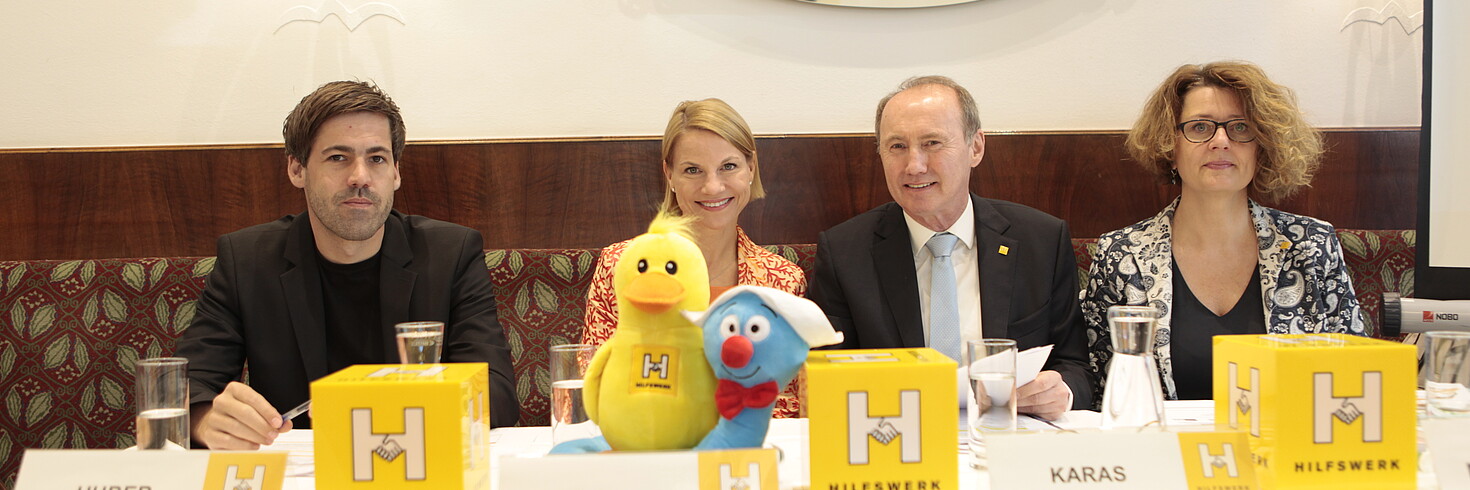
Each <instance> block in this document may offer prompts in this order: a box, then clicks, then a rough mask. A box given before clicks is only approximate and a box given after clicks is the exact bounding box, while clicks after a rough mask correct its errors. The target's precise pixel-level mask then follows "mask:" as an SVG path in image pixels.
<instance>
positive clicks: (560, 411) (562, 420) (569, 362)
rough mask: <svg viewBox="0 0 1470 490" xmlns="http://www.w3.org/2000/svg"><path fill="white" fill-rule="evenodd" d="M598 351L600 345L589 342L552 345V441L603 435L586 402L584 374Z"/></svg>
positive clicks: (556, 442)
mask: <svg viewBox="0 0 1470 490" xmlns="http://www.w3.org/2000/svg"><path fill="white" fill-rule="evenodd" d="M596 352H597V347H595V346H592V345H588V344H561V345H553V346H551V357H550V363H551V441H552V444H560V443H563V442H566V441H572V440H577V439H586V438H589V437H597V436H599V435H602V431H600V430H598V429H597V424H594V423H592V420H591V419H590V418H588V417H587V408H586V405H584V404H583V402H582V384H583V381H582V377H583V376H585V375H586V373H587V366H588V365H589V364H591V363H592V354H594V353H596Z"/></svg>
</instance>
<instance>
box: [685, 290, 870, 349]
mask: <svg viewBox="0 0 1470 490" xmlns="http://www.w3.org/2000/svg"><path fill="white" fill-rule="evenodd" d="M746 292H749V293H752V294H755V295H756V296H757V297H759V298H760V299H761V302H763V303H765V304H766V306H769V307H770V308H771V310H772V311H775V312H776V314H777V315H781V318H785V319H786V323H790V324H791V329H792V330H795V331H796V335H798V336H800V337H801V340H802V341H805V342H806V345H807V347H812V348H816V347H821V346H824V345H832V344H840V343H842V332H838V331H836V330H833V329H832V322H830V321H828V320H827V314H826V313H823V312H822V308H821V307H820V306H817V304H816V303H813V302H812V301H811V300H809V299H806V298H803V297H800V296H797V295H794V294H791V293H788V292H786V291H782V290H780V289H775V288H768V287H764V286H749V285H744V284H742V285H739V286H735V287H732V288H730V289H728V290H726V291H725V292H724V293H721V294H720V296H719V297H717V298H715V300H714V301H711V302H710V305H709V309H706V310H704V311H685V312H684V317H685V318H688V319H689V321H690V322H693V323H694V324H695V325H704V321H705V320H706V319H708V318H709V312H711V311H714V310H715V308H716V307H717V306H719V305H721V304H723V303H724V302H726V301H729V300H730V299H732V298H734V297H735V296H737V295H739V294H740V293H746Z"/></svg>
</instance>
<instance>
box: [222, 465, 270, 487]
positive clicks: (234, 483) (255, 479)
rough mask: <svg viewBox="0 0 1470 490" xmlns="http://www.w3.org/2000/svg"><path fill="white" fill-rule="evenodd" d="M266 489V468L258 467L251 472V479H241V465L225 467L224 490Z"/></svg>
mask: <svg viewBox="0 0 1470 490" xmlns="http://www.w3.org/2000/svg"><path fill="white" fill-rule="evenodd" d="M264 487H265V466H264V465H256V466H255V469H252V470H250V478H240V465H234V464H232V465H229V466H227V467H225V486H224V490H255V489H257V488H264Z"/></svg>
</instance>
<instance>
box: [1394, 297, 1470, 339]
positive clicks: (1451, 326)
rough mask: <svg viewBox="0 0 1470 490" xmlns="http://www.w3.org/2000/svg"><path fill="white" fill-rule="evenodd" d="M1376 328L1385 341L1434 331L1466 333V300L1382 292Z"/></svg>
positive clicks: (1469, 307)
mask: <svg viewBox="0 0 1470 490" xmlns="http://www.w3.org/2000/svg"><path fill="white" fill-rule="evenodd" d="M1378 324H1379V325H1381V326H1382V328H1381V330H1382V335H1383V336H1384V337H1387V338H1393V337H1398V336H1399V335H1400V334H1406V333H1424V332H1430V331H1434V330H1458V331H1462V332H1470V300H1437V299H1419V298H1404V297H1401V296H1400V295H1399V293H1383V307H1382V308H1380V309H1379V322H1378Z"/></svg>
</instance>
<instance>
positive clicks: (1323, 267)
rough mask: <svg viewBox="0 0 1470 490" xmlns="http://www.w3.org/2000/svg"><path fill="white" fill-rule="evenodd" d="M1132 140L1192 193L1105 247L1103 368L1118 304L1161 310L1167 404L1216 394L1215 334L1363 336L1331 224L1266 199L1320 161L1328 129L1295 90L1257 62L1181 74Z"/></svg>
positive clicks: (1097, 350)
mask: <svg viewBox="0 0 1470 490" xmlns="http://www.w3.org/2000/svg"><path fill="white" fill-rule="evenodd" d="M1127 146H1128V152H1129V154H1130V155H1131V156H1132V157H1133V159H1134V160H1135V161H1137V162H1138V163H1140V164H1142V165H1143V167H1144V168H1145V169H1148V170H1149V171H1150V172H1152V173H1153V174H1155V175H1156V176H1158V177H1159V178H1160V180H1161V181H1166V182H1168V183H1169V184H1170V185H1178V186H1179V187H1180V191H1179V198H1178V199H1175V200H1174V202H1173V203H1172V204H1170V205H1169V206H1168V207H1166V208H1164V210H1163V211H1161V212H1159V214H1158V215H1156V216H1154V217H1152V218H1149V219H1146V220H1143V221H1140V222H1138V223H1137V224H1134V225H1132V226H1129V227H1127V228H1123V229H1121V230H1117V231H1113V232H1110V233H1107V234H1104V235H1103V236H1102V237H1101V238H1099V239H1098V250H1097V255H1096V256H1094V258H1093V264H1092V268H1091V274H1090V276H1091V278H1090V279H1089V281H1088V283H1087V288H1086V292H1085V295H1084V298H1083V301H1082V314H1083V318H1084V319H1085V321H1086V322H1087V326H1088V337H1089V341H1090V342H1091V344H1092V356H1091V357H1092V368H1093V370H1094V371H1095V372H1098V373H1101V372H1103V371H1104V370H1105V369H1106V367H1107V362H1108V360H1109V358H1110V357H1111V340H1110V339H1109V332H1108V325H1107V320H1106V315H1107V308H1108V307H1109V306H1113V305H1123V304H1127V305H1151V306H1154V307H1155V308H1157V309H1158V310H1159V312H1160V317H1159V322H1158V334H1157V337H1156V338H1157V341H1156V345H1155V356H1156V358H1157V359H1156V360H1157V361H1158V366H1159V374H1160V376H1161V377H1162V382H1163V388H1164V395H1165V396H1166V397H1167V398H1169V399H1209V398H1211V397H1212V385H1211V383H1210V380H1211V365H1212V364H1211V361H1212V356H1211V345H1212V344H1211V341H1210V339H1211V337H1213V336H1214V335H1221V334H1251V333H1315V332H1340V333H1350V334H1357V335H1364V334H1365V332H1364V328H1363V323H1362V320H1361V318H1359V313H1358V301H1357V298H1356V297H1355V296H1354V294H1353V286H1352V281H1351V279H1350V278H1349V276H1348V270H1347V267H1346V265H1345V264H1344V263H1343V259H1342V248H1341V246H1340V245H1339V244H1338V241H1337V234H1336V231H1335V230H1334V229H1333V228H1332V225H1331V224H1329V223H1327V222H1325V221H1322V220H1318V219H1314V218H1310V217H1306V216H1298V215H1294V214H1291V213H1287V212H1284V211H1279V210H1276V209H1271V208H1268V207H1265V206H1262V205H1261V204H1259V203H1258V202H1257V199H1259V200H1264V201H1267V202H1272V201H1277V200H1280V199H1283V198H1285V197H1288V196H1290V195H1291V194H1292V193H1293V192H1295V191H1296V190H1298V189H1300V188H1301V187H1302V186H1305V185H1307V184H1309V183H1310V182H1311V180H1312V175H1313V173H1314V172H1315V171H1316V170H1317V168H1318V167H1319V166H1320V162H1321V157H1322V136H1321V133H1319V132H1318V131H1317V130H1316V129H1313V128H1312V127H1311V126H1310V125H1308V124H1307V122H1306V121H1305V119H1304V118H1303V117H1302V114H1301V111H1300V110H1298V109H1297V105H1296V100H1295V96H1294V95H1293V94H1292V92H1291V90H1290V89H1288V88H1286V87H1283V86H1281V85H1278V84H1276V83H1275V82H1272V81H1271V80H1270V79H1269V78H1267V77H1266V74H1265V73H1264V72H1263V71H1261V69H1260V68H1259V67H1257V66H1256V65H1253V64H1250V63H1245V62H1231V61H1227V62H1216V63H1210V64H1207V65H1203V66H1199V65H1184V66H1181V67H1179V68H1178V69H1177V70H1175V71H1174V73H1173V74H1172V75H1170V76H1169V78H1168V79H1166V80H1165V81H1164V83H1163V84H1161V85H1160V86H1159V88H1158V89H1157V90H1156V91H1155V92H1154V94H1153V95H1152V96H1151V97H1150V98H1149V100H1148V102H1147V103H1146V104H1145V105H1144V109H1143V113H1142V114H1141V115H1140V116H1139V118H1138V121H1137V122H1135V123H1134V125H1133V129H1132V130H1131V131H1130V132H1129V133H1128V140H1127ZM1101 378H1102V376H1099V381H1105V380H1103V379H1101ZM1098 393H1102V391H1101V390H1099V391H1098ZM1099 398H1101V397H1099Z"/></svg>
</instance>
